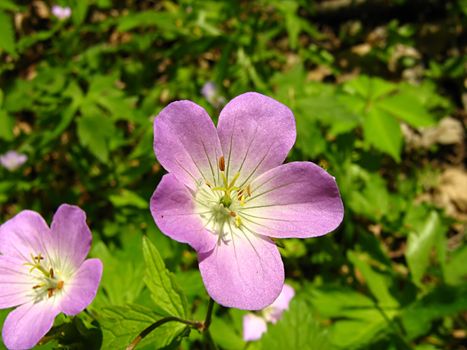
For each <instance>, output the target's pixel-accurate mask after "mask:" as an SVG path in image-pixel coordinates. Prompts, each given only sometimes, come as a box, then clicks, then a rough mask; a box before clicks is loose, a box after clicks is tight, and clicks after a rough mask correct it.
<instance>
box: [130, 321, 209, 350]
mask: <svg viewBox="0 0 467 350" xmlns="http://www.w3.org/2000/svg"><path fill="white" fill-rule="evenodd" d="M167 322H180V323H183V324H186V325H188V326H190V327H192V328H196V329H201V328H202V327H203V324H202V323H200V322H196V321H188V320H184V319H181V318H178V317H175V316H169V317H164V318H162V319H160V320H158V321H156V322H154V323H153V324H151V325H150V326H148V327H147V328H145V329H144V330H143V331H142V332H141V333H140V334H138V336H137V337H136V338H135V339H133V341H132V342H131V343H130V345H128V346H127V347H126V350H133V349H134V348H135V347H136V345H138V344H139V342H140V341H141V340H143V339H144V338H145V337H146V336H147V335H148V334H149V333H151V332H152V331H153V330H155V329H156V328H158V327H160V326H162V325H163V324H165V323H167Z"/></svg>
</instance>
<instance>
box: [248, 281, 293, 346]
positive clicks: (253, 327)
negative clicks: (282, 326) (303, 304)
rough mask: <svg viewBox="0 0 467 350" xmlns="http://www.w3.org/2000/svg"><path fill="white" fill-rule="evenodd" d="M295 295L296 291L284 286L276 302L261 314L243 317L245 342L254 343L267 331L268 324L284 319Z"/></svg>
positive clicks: (249, 314) (250, 314)
mask: <svg viewBox="0 0 467 350" xmlns="http://www.w3.org/2000/svg"><path fill="white" fill-rule="evenodd" d="M294 295H295V290H294V289H293V288H292V287H291V286H289V285H288V284H284V287H283V288H282V291H281V293H280V294H279V296H278V297H277V299H276V300H274V302H273V303H272V304H271V305H269V306H267V307H266V308H264V309H263V310H261V312H260V314H253V313H248V314H246V315H245V316H243V340H245V341H252V340H258V339H260V338H261V336H262V335H263V333H265V332H266V330H267V323H268V322H270V323H276V322H277V321H279V320H280V319H281V318H282V314H283V313H284V311H285V310H288V308H289V303H290V301H291V300H292V298H293V297H294Z"/></svg>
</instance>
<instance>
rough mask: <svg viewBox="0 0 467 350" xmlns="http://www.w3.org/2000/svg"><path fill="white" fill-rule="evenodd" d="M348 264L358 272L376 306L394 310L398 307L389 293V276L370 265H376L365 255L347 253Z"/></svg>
mask: <svg viewBox="0 0 467 350" xmlns="http://www.w3.org/2000/svg"><path fill="white" fill-rule="evenodd" d="M347 255H348V257H349V260H350V262H351V263H352V264H353V265H354V266H355V267H356V268H357V269H358V270H359V271H360V273H361V275H362V276H363V278H364V279H365V282H366V284H367V286H368V288H369V289H370V291H371V293H372V294H373V296H374V297H375V299H376V300H378V305H379V306H380V307H383V308H395V307H398V306H399V303H398V301H397V300H396V298H394V297H393V296H392V295H391V293H390V292H389V290H390V288H391V286H392V284H393V280H392V278H391V276H390V275H388V274H386V273H384V272H383V271H381V270H376V269H375V268H374V267H373V266H371V265H370V263H371V262H373V265H376V264H377V262H375V261H372V260H371V257H370V256H369V255H368V254H366V253H357V252H353V251H349V252H348V254H347Z"/></svg>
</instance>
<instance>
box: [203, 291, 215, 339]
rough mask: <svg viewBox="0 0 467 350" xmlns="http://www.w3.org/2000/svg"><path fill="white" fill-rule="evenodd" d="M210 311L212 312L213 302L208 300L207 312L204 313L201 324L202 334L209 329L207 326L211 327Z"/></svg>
mask: <svg viewBox="0 0 467 350" xmlns="http://www.w3.org/2000/svg"><path fill="white" fill-rule="evenodd" d="M212 310H214V300H213V299H212V298H210V299H209V304H208V311H207V312H206V318H205V319H204V322H203V329H202V331H203V332H206V331H207V330H208V329H209V326H210V325H211V320H212Z"/></svg>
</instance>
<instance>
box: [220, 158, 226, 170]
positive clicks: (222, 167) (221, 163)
mask: <svg viewBox="0 0 467 350" xmlns="http://www.w3.org/2000/svg"><path fill="white" fill-rule="evenodd" d="M219 170H220V171H225V159H224V156H221V157H220V158H219Z"/></svg>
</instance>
